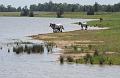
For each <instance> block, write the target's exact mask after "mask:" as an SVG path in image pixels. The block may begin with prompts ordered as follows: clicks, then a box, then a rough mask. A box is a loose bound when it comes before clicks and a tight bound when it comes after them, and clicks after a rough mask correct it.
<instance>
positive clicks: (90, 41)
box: [34, 12, 120, 65]
mask: <svg viewBox="0 0 120 78" xmlns="http://www.w3.org/2000/svg"><path fill="white" fill-rule="evenodd" d="M43 16H52V17H53V16H55V14H54V13H46V14H45V15H43ZM64 17H69V18H100V17H101V18H103V19H104V20H103V21H102V22H99V21H92V22H88V24H89V25H91V26H93V25H95V26H99V27H109V28H110V29H108V30H93V31H90V30H88V31H81V30H77V31H72V32H65V33H53V34H46V35H38V36H35V37H34V38H36V39H43V40H46V41H52V42H55V43H57V44H59V45H58V46H60V47H62V48H64V49H65V54H66V55H67V54H68V56H72V57H73V58H75V57H77V56H78V57H77V62H79V63H86V62H85V61H86V57H87V63H93V64H98V63H101V61H102V62H103V63H104V64H111V63H112V64H117V65H118V64H119V65H120V13H119V12H118V13H105V12H104V13H96V15H91V16H87V15H86V14H85V13H79V12H75V13H65V14H64ZM95 51H97V52H98V55H97V56H96V55H95V53H94V52H95ZM84 54H85V55H87V54H91V55H92V56H90V57H89V55H88V56H84ZM81 57H84V58H81Z"/></svg>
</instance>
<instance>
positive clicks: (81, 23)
mask: <svg viewBox="0 0 120 78" xmlns="http://www.w3.org/2000/svg"><path fill="white" fill-rule="evenodd" d="M79 25H81V29H82V30H83V29H84V27H85V30H87V29H88V25H87V22H79Z"/></svg>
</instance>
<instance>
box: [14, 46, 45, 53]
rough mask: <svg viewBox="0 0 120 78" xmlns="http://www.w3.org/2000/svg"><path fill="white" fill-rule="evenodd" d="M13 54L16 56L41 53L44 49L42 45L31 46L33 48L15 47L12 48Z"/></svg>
mask: <svg viewBox="0 0 120 78" xmlns="http://www.w3.org/2000/svg"><path fill="white" fill-rule="evenodd" d="M13 52H16V54H19V53H28V54H30V53H43V52H44V47H43V45H33V46H27V45H25V46H17V47H13Z"/></svg>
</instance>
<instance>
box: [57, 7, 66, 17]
mask: <svg viewBox="0 0 120 78" xmlns="http://www.w3.org/2000/svg"><path fill="white" fill-rule="evenodd" d="M56 14H57V18H61V17H62V15H63V14H64V11H63V9H62V8H59V9H58V11H57V13H56Z"/></svg>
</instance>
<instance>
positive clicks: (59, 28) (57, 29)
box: [50, 23, 64, 33]
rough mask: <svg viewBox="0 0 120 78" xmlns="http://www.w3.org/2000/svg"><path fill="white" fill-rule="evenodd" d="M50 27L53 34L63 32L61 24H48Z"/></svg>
mask: <svg viewBox="0 0 120 78" xmlns="http://www.w3.org/2000/svg"><path fill="white" fill-rule="evenodd" d="M50 27H51V28H52V29H53V32H54V33H56V32H62V30H64V27H63V25H61V24H52V23H50Z"/></svg>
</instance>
